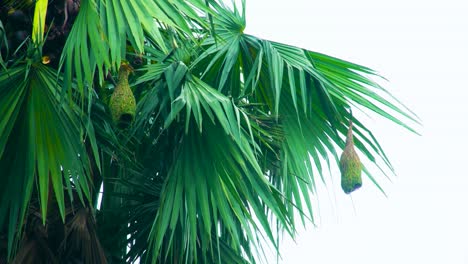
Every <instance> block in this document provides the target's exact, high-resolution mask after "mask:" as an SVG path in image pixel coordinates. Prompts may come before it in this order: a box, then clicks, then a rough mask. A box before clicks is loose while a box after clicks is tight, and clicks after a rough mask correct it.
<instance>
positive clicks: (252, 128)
mask: <svg viewBox="0 0 468 264" xmlns="http://www.w3.org/2000/svg"><path fill="white" fill-rule="evenodd" d="M213 8H214V9H215V10H216V11H217V12H218V14H219V16H218V17H215V18H214V28H215V33H216V35H215V36H211V37H208V38H206V39H204V41H203V43H202V46H201V48H200V50H199V51H197V55H196V56H194V57H195V58H196V59H195V60H193V61H191V62H190V63H189V65H187V66H186V65H185V64H184V63H183V62H182V61H178V58H177V56H176V58H175V59H174V62H173V63H172V64H171V65H164V64H163V65H161V64H154V65H150V66H148V67H147V68H146V71H147V74H145V75H143V76H142V78H141V81H142V82H146V81H150V80H154V83H156V84H154V83H153V84H154V85H155V86H152V87H153V88H151V90H149V91H148V94H147V95H146V97H143V98H142V100H141V101H140V107H141V108H140V109H141V112H142V113H148V115H147V116H146V117H145V116H142V118H143V120H145V119H149V118H150V116H149V113H151V114H152V117H151V118H154V117H156V118H159V119H161V122H159V123H160V124H161V126H160V127H158V128H157V129H174V127H180V126H182V127H183V129H184V131H185V133H184V135H183V136H181V138H180V141H179V143H178V144H177V145H176V149H175V150H174V159H173V162H171V165H170V169H169V171H168V174H167V178H166V182H165V184H164V188H163V189H162V197H161V205H160V206H161V207H160V208H159V210H158V213H157V216H156V220H155V222H154V225H153V229H152V232H151V235H150V236H151V241H152V245H153V249H154V250H155V252H156V253H155V255H154V256H158V258H164V256H166V257H167V256H175V255H180V252H184V253H185V254H186V255H184V256H185V257H184V258H185V259H188V260H189V262H191V261H193V260H194V259H200V258H199V256H198V257H197V254H200V251H198V250H199V249H200V248H202V249H203V250H202V251H201V253H205V251H206V252H209V250H208V249H210V248H211V247H212V246H213V243H215V244H216V242H217V240H213V239H212V237H211V234H212V233H213V230H214V231H215V234H216V236H215V237H217V238H223V237H224V236H227V237H229V240H227V241H228V244H229V245H231V247H232V248H233V249H234V250H235V251H237V252H242V250H240V248H239V245H241V247H242V246H245V245H246V244H245V243H243V241H244V240H247V241H249V243H253V244H254V245H256V246H254V248H255V249H259V248H258V247H257V246H259V244H257V243H256V242H255V241H259V240H258V238H257V237H256V235H255V234H259V233H260V234H265V237H263V238H265V239H267V240H269V241H270V242H272V243H273V244H274V245H276V237H275V235H274V234H273V232H272V231H271V230H270V225H269V223H270V222H269V221H268V220H269V217H273V218H272V219H276V220H277V222H278V225H279V226H281V228H280V229H283V228H284V229H285V230H287V231H288V232H290V233H291V234H293V233H294V230H295V225H294V212H295V211H296V210H295V209H298V210H299V211H300V212H301V213H306V212H308V213H307V214H301V216H302V217H307V215H308V216H309V217H310V218H311V219H313V216H314V214H313V207H312V202H311V201H312V197H311V193H313V191H314V190H315V186H316V184H315V181H316V180H317V176H319V178H320V177H323V176H322V172H323V171H324V170H325V169H326V168H327V167H328V168H330V166H332V165H334V166H336V164H338V163H339V162H338V155H337V149H342V148H343V147H344V140H343V139H344V137H345V135H346V131H347V130H348V129H347V125H346V124H348V123H349V119H353V123H354V124H355V133H356V139H355V140H356V146H357V148H358V149H359V151H360V152H362V153H363V154H364V155H365V157H366V158H367V159H369V160H371V161H372V162H375V164H376V165H377V166H380V165H378V164H379V163H377V160H378V159H380V160H381V161H383V164H385V166H386V167H387V168H389V169H390V170H392V167H391V164H390V163H389V161H388V159H387V157H386V156H385V153H384V152H383V150H382V149H381V147H380V145H379V144H378V142H377V141H376V139H375V138H374V136H373V135H372V133H371V132H370V131H369V130H368V129H367V128H366V127H365V126H364V125H363V124H361V123H360V122H359V120H357V119H356V118H354V117H352V116H351V115H350V114H349V109H350V108H351V106H353V107H363V108H367V109H370V110H371V111H374V112H376V113H377V114H379V115H381V116H383V117H385V118H388V119H390V120H392V121H394V122H396V123H398V124H400V125H402V126H404V127H405V128H407V129H410V130H412V129H411V128H410V127H409V126H407V125H406V124H405V123H403V122H401V121H399V118H401V117H403V118H407V119H408V120H410V121H413V122H416V123H417V122H418V121H417V119H416V117H415V116H414V114H412V113H411V112H407V111H405V110H401V108H400V107H399V106H398V105H400V104H399V102H398V101H395V100H394V102H393V103H392V102H391V101H389V100H387V99H386V98H385V97H383V96H381V95H380V94H381V92H382V91H383V89H382V88H381V87H380V86H379V85H378V84H376V83H375V82H373V81H372V80H371V79H370V78H369V77H368V76H372V75H374V76H376V74H375V72H373V71H372V70H370V69H368V68H366V67H363V66H360V65H356V64H352V63H349V62H346V61H342V60H339V59H336V58H333V57H329V56H326V55H323V54H319V53H315V52H311V51H307V50H303V49H300V48H296V47H291V46H288V45H284V44H280V43H276V42H272V41H267V40H262V39H258V38H256V37H254V36H251V35H247V34H244V33H243V29H244V28H245V24H244V22H245V20H244V17H243V16H242V14H241V13H240V12H238V11H237V10H236V9H235V10H234V12H232V13H231V12H228V11H226V10H227V8H226V7H225V6H222V5H213ZM183 53H184V52H182V51H181V52H180V54H183ZM180 59H181V60H184V58H183V57H180ZM184 61H185V63H187V62H186V59H185V60H184ZM151 75H152V76H153V77H151ZM195 76H200V77H199V78H197V77H195ZM158 94H159V95H158ZM384 95H385V94H384ZM386 95H387V96H388V94H386ZM150 98H151V99H150ZM155 98H157V99H156V100H155ZM387 98H388V97H387ZM389 99H392V98H391V97H390V98H389ZM149 100H151V101H152V102H157V103H155V104H153V105H151V104H150V103H149ZM400 106H401V105H400ZM193 122H195V124H193ZM330 156H332V157H334V160H330V159H329V157H330ZM365 172H367V170H365ZM316 173H318V175H315V174H316ZM367 176H368V177H369V178H370V180H371V181H372V182H374V183H375V184H376V185H377V187H379V188H380V186H379V185H378V183H377V181H376V180H375V179H374V178H373V176H372V175H370V174H369V173H367ZM322 180H323V178H322ZM311 191H312V192H311ZM270 220H271V219H270ZM303 220H304V218H303ZM217 223H218V224H217ZM217 225H221V226H222V228H221V230H218V228H216V226H217ZM239 228H241V229H242V230H244V234H245V236H246V237H245V238H241V237H239V236H238V235H236V234H239ZM181 237H182V239H180V238H181ZM218 240H219V239H218ZM260 240H261V239H260ZM165 245H166V246H167V245H171V246H170V248H169V250H168V249H167V248H164V247H165ZM177 245H178V246H177ZM243 249H244V250H245V249H249V251H248V252H252V251H250V249H251V248H250V244H249V247H247V246H245V248H243ZM254 255H256V254H254ZM206 256H207V255H203V258H201V259H205V258H206ZM249 256H250V257H252V256H253V255H249Z"/></svg>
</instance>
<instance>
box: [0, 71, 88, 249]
mask: <svg viewBox="0 0 468 264" xmlns="http://www.w3.org/2000/svg"><path fill="white" fill-rule="evenodd" d="M57 79H58V77H57V75H56V74H55V73H54V71H52V70H51V69H49V68H47V67H45V66H42V65H40V64H38V65H36V64H33V65H31V66H30V67H27V65H22V66H18V67H16V68H11V69H8V71H4V72H2V73H1V74H0V93H1V95H2V96H1V99H0V113H1V115H2V117H3V118H2V121H1V122H0V135H1V137H0V167H1V168H2V171H3V173H4V174H3V175H15V177H1V178H0V181H1V184H0V186H1V187H0V188H1V192H0V193H1V195H2V199H1V206H0V223H1V224H2V225H3V224H4V223H8V226H9V229H8V230H10V232H11V233H10V234H9V242H10V244H9V249H10V250H11V249H12V246H13V244H12V243H13V237H14V235H15V234H16V231H15V230H17V229H18V230H21V228H22V221H23V219H24V216H25V213H26V210H27V207H28V203H29V200H30V198H31V194H32V190H33V187H34V186H35V185H37V188H38V195H39V197H38V198H39V201H40V205H41V214H42V217H43V221H45V220H46V218H47V207H48V204H49V200H50V199H51V198H50V195H51V193H53V196H54V197H55V200H56V201H57V203H58V206H59V209H60V214H61V216H62V217H64V214H65V204H64V203H65V197H64V191H65V190H66V191H67V193H68V194H69V198H70V199H72V200H73V195H72V188H73V189H76V190H77V193H78V196H79V197H80V199H81V200H82V201H84V200H85V199H88V198H89V197H90V185H89V178H88V177H89V175H90V172H89V160H88V156H87V155H86V152H85V149H84V145H83V143H82V137H81V135H80V126H81V124H80V116H79V115H77V114H76V113H75V112H74V110H73V109H72V108H71V107H70V105H68V104H64V103H61V102H60V101H61V100H60V97H59V91H58V87H57V83H56V81H57ZM49 122H53V124H54V125H53V126H51V125H50V123H49ZM72 186H73V187H72Z"/></svg>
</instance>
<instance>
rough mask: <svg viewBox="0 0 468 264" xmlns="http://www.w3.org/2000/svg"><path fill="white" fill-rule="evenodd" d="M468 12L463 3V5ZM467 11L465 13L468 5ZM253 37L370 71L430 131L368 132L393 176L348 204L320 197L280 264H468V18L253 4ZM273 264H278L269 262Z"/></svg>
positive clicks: (364, 1) (400, 4) (415, 3)
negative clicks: (314, 220)
mask: <svg viewBox="0 0 468 264" xmlns="http://www.w3.org/2000/svg"><path fill="white" fill-rule="evenodd" d="M465 2H466V1H465ZM465 4H466V3H465ZM246 33H249V34H253V35H256V36H258V37H262V38H267V39H271V40H275V41H279V42H284V43H288V44H293V45H297V46H300V47H303V48H307V49H310V50H314V51H319V52H323V53H326V54H329V55H333V56H337V57H339V58H343V59H347V60H350V61H352V62H356V63H359V64H363V65H366V66H369V67H371V68H373V69H375V70H377V71H378V72H380V73H381V74H382V75H384V76H385V77H386V78H387V79H388V80H389V82H388V83H384V86H385V87H387V88H388V89H389V90H390V91H391V92H392V93H393V94H394V95H395V96H397V97H398V98H399V99H400V100H401V101H403V102H404V103H405V104H406V105H407V106H409V107H410V108H411V109H412V110H413V111H415V112H416V113H417V114H418V115H419V117H420V118H421V119H422V121H423V125H424V127H422V128H420V129H419V131H420V132H421V133H422V136H421V137H419V136H416V135H413V134H411V133H409V132H407V131H405V130H404V129H402V128H399V127H397V126H396V125H393V124H390V123H389V122H387V121H384V120H383V119H379V118H374V119H373V120H371V121H370V123H368V124H369V125H370V126H371V127H372V129H373V131H374V132H375V134H376V136H377V138H378V139H379V141H380V143H381V144H382V146H383V148H384V149H385V150H386V152H387V154H388V155H389V157H390V159H391V161H392V162H393V165H394V167H395V168H396V172H397V177H396V178H394V181H393V183H389V182H388V181H385V180H384V178H383V177H378V178H379V179H380V180H381V181H380V182H383V186H384V188H385V190H386V192H387V193H388V196H389V197H388V198H385V197H384V196H383V195H381V194H380V193H379V192H378V190H377V188H375V187H374V186H372V183H371V182H370V181H369V180H367V179H364V185H363V187H362V188H361V189H360V190H358V191H356V192H355V193H354V194H353V196H352V197H353V200H354V206H355V211H354V210H353V204H352V202H351V200H350V198H349V197H348V196H346V195H344V194H342V192H341V189H340V186H339V174H338V172H336V174H334V175H333V177H334V185H331V184H329V185H328V186H327V188H325V187H322V188H320V193H319V197H318V198H319V201H320V219H319V221H318V227H317V228H314V227H313V226H312V225H309V226H308V227H307V230H306V231H304V230H301V231H300V234H299V236H298V237H297V240H296V243H294V242H293V241H291V240H288V239H286V240H285V241H284V242H283V245H282V250H281V251H282V253H283V260H282V261H281V262H280V263H288V264H293V263H294V264H301V263H319V264H328V263H330V264H331V263H333V264H335V263H347V264H370V263H372V264H375V263H379V264H386V263H388V264H396V263H399V264H406V263H408V264H409V263H411V264H413V263H425V264H428V263H429V264H432V263H434V264H435V263H437V264H440V263H450V264H459V263H464V264H468V191H467V189H468V171H467V170H468V167H467V164H468V156H467V151H468V143H467V134H468V132H467V128H468V118H467V116H468V110H467V107H468V97H467V95H468V85H467V84H468V81H467V80H468V7H466V5H464V1H457V0H446V1H430V0H428V1H420V0H406V1H403V0H394V1H371V0H357V1H345V0H328V1H311V0H308V1H306V0H289V1H272V0H270V1H268V0H247V28H246ZM273 259H274V258H272V259H271V263H273Z"/></svg>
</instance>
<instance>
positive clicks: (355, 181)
mask: <svg viewBox="0 0 468 264" xmlns="http://www.w3.org/2000/svg"><path fill="white" fill-rule="evenodd" d="M340 171H341V188H342V189H343V191H344V192H345V193H346V194H349V193H351V192H353V191H355V190H357V189H359V188H360V187H361V186H362V178H361V172H362V164H361V161H360V160H359V156H358V154H357V153H356V150H355V149H354V141H353V123H352V121H351V119H350V122H349V128H348V133H347V136H346V146H345V149H344V151H343V154H341V158H340Z"/></svg>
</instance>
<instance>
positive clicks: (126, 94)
mask: <svg viewBox="0 0 468 264" xmlns="http://www.w3.org/2000/svg"><path fill="white" fill-rule="evenodd" d="M131 71H132V68H131V66H130V65H128V64H126V63H122V65H121V66H120V69H119V76H118V82H117V85H116V86H115V89H114V92H113V93H112V95H111V98H110V100H109V109H110V111H111V115H112V121H114V124H115V125H117V127H119V128H121V129H125V128H128V127H129V126H130V124H131V123H132V122H133V120H134V119H135V112H136V101H135V96H134V95H133V92H132V90H131V89H130V86H129V84H128V75H129V74H130V72H131Z"/></svg>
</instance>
